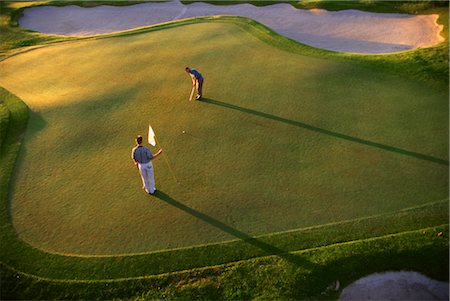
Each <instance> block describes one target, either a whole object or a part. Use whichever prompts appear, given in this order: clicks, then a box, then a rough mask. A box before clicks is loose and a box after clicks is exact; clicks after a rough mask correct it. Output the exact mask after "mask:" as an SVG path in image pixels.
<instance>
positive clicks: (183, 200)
mask: <svg viewBox="0 0 450 301" xmlns="http://www.w3.org/2000/svg"><path fill="white" fill-rule="evenodd" d="M205 41H207V42H205ZM185 66H193V67H195V68H197V69H198V70H200V72H202V73H203V74H204V75H205V78H206V80H205V92H204V93H205V100H204V102H188V101H187V100H186V99H187V97H188V94H189V91H190V81H189V78H188V77H187V76H186V75H185V74H184V71H183V70H184V67H185ZM0 67H1V68H2V74H1V75H0V84H1V85H2V86H3V87H5V88H7V89H8V90H10V91H11V92H13V93H14V94H16V95H17V96H19V97H20V98H21V99H23V100H24V101H25V102H26V104H27V105H28V106H29V107H30V110H31V113H30V123H29V125H28V131H27V134H26V136H25V140H24V144H23V148H22V151H21V153H20V156H19V160H18V166H17V168H16V173H15V176H14V178H13V181H12V182H13V183H12V184H13V187H12V192H11V193H12V194H11V196H12V199H11V200H12V201H11V202H12V203H11V207H12V208H11V213H12V220H13V224H14V227H15V230H16V231H17V233H18V235H19V237H20V238H21V239H23V240H24V241H25V242H27V243H29V244H31V245H32V246H35V247H38V248H39V249H43V250H45V251H49V252H57V253H70V254H85V255H89V254H90V255H93V254H124V253H125V254H126V253H139V252H147V251H154V250H164V249H170V248H176V247H187V246H192V245H198V244H204V243H212V242H220V241H226V240H231V239H235V238H236V237H238V236H236V233H241V234H242V235H244V236H245V235H261V234H270V233H272V232H280V231H287V230H292V229H297V228H302V227H308V226H315V225H321V224H326V223H331V222H337V221H344V220H348V219H355V218H360V217H365V216H371V215H376V214H384V213H391V212H395V211H398V210H400V209H404V208H408V207H413V206H417V205H422V204H427V203H433V202H435V201H439V200H443V199H444V200H445V199H446V198H447V197H448V127H447V124H448V114H447V113H448V101H447V100H448V92H447V91H442V90H440V89H434V88H432V87H429V86H427V85H424V84H422V83H419V82H415V81H412V80H409V79H403V78H401V77H398V76H394V75H390V74H386V73H381V72H379V71H374V70H372V69H370V68H367V67H365V66H362V65H361V64H356V63H352V62H351V61H348V62H344V61H342V60H340V61H337V60H333V59H331V58H319V57H314V56H305V55H298V54H294V53H291V52H286V51H281V50H279V49H276V48H274V47H272V46H270V45H268V44H265V43H263V42H262V41H261V40H259V39H257V38H255V37H254V36H252V35H250V34H249V33H248V32H246V31H245V30H243V29H242V28H241V27H240V26H237V25H233V24H232V23H217V24H215V23H207V24H202V23H200V24H191V25H186V26H181V27H176V28H170V29H166V30H163V31H157V32H151V33H143V34H136V35H127V36H122V37H116V38H108V39H99V40H91V41H80V42H68V43H65V44H61V45H55V46H50V47H45V48H42V49H38V50H34V51H31V52H28V53H24V54H21V55H18V56H15V57H12V58H9V59H7V60H5V61H3V62H1V63H0ZM149 123H151V124H152V126H153V128H154V130H155V131H156V134H157V136H158V138H159V141H160V142H161V143H162V147H163V148H164V150H165V155H166V156H167V158H169V159H170V162H171V164H172V166H173V169H174V171H175V173H176V176H177V179H178V180H179V182H180V184H178V183H176V182H175V181H174V180H173V178H172V175H171V174H170V170H169V169H168V168H167V166H166V165H165V162H164V160H163V159H162V158H158V159H157V160H156V161H155V162H154V166H155V172H156V184H157V188H158V189H159V190H160V191H161V193H160V194H159V197H158V196H157V197H150V196H148V195H146V194H145V193H143V192H142V190H141V183H140V179H139V175H138V173H137V171H136V169H135V168H134V166H133V164H132V162H131V159H130V149H131V147H132V146H133V138H134V136H135V135H136V134H143V135H145V134H146V130H147V128H148V124H149ZM182 131H185V132H186V133H182ZM154 150H156V149H154ZM227 227H228V228H227ZM224 229H234V230H236V231H237V232H233V231H226V230H224ZM238 238H242V237H238Z"/></svg>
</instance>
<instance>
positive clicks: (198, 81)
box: [184, 67, 204, 100]
mask: <svg viewBox="0 0 450 301" xmlns="http://www.w3.org/2000/svg"><path fill="white" fill-rule="evenodd" d="M184 70H185V71H186V73H187V74H189V75H190V76H191V80H192V86H193V87H196V88H197V96H196V97H195V99H197V100H200V99H201V98H202V96H203V94H202V89H203V81H204V79H203V76H202V75H201V73H200V72H198V71H197V70H195V69H194V68H189V67H186V68H184Z"/></svg>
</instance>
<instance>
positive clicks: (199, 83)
mask: <svg viewBox="0 0 450 301" xmlns="http://www.w3.org/2000/svg"><path fill="white" fill-rule="evenodd" d="M202 96H203V79H199V80H198V81H197V99H200V98H202Z"/></svg>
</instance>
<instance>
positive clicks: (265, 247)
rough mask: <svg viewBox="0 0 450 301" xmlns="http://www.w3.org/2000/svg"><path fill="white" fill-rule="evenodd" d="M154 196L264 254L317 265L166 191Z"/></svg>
mask: <svg viewBox="0 0 450 301" xmlns="http://www.w3.org/2000/svg"><path fill="white" fill-rule="evenodd" d="M155 196H156V197H157V198H159V199H160V200H162V201H164V202H166V203H168V204H170V205H172V206H174V207H177V208H179V209H181V210H183V211H184V212H186V213H189V214H190V215H192V216H195V217H196V218H198V219H201V220H202V221H204V222H205V223H208V224H210V225H212V226H214V227H216V228H218V229H220V230H222V231H224V232H226V233H228V234H230V235H232V236H234V237H236V238H239V239H241V240H243V241H244V242H246V243H248V244H251V245H253V246H254V247H257V248H259V249H261V250H262V251H264V253H265V255H277V256H279V257H281V258H283V259H285V260H287V261H289V262H291V263H293V264H295V265H298V266H301V267H303V268H306V269H309V270H313V269H314V268H316V267H317V264H314V263H312V262H311V261H309V260H306V259H304V258H302V257H300V256H298V255H294V254H291V253H288V251H286V250H283V249H280V248H277V247H275V246H272V245H270V244H268V243H265V242H263V241H261V240H259V239H256V238H254V237H252V236H250V235H248V234H246V233H244V232H242V231H239V230H237V229H234V228H232V227H230V226H228V225H226V224H224V223H222V222H221V221H218V220H216V219H215V218H213V217H211V216H208V215H206V214H204V213H201V212H200V211H197V210H195V209H192V208H190V207H188V206H186V205H184V204H182V203H180V202H178V201H176V200H174V199H173V198H171V197H170V196H169V195H167V194H166V193H164V192H162V191H160V190H158V191H157V192H156V194H155Z"/></svg>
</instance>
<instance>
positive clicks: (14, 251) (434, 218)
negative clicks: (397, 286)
mask: <svg viewBox="0 0 450 301" xmlns="http://www.w3.org/2000/svg"><path fill="white" fill-rule="evenodd" d="M447 210H448V208H447V203H445V202H440V203H434V204H430V205H429V206H426V207H420V208H414V209H411V210H407V211H402V212H398V213H395V214H392V215H386V216H378V217H374V218H371V219H364V220H356V221H352V222H348V223H341V224H335V225H328V226H324V227H320V228H314V229H305V230H303V231H298V232H294V233H292V232H291V233H283V234H279V235H272V236H266V237H257V238H250V237H248V238H247V239H245V240H239V241H234V242H229V243H223V244H216V245H208V246H201V247H193V248H186V249H178V250H171V251H166V252H156V253H153V254H147V255H139V256H125V257H106V258H105V257H103V258H102V257H100V258H99V257H90V258H83V257H67V256H63V255H54V254H49V253H45V252H42V251H40V250H37V249H34V248H30V246H28V245H26V244H24V243H23V242H22V241H20V240H17V238H16V236H15V233H14V229H12V228H11V226H8V225H4V229H5V230H6V229H9V231H7V232H5V233H4V235H5V234H7V235H5V236H4V237H3V238H2V241H4V242H6V243H4V244H2V245H1V254H2V255H3V256H2V262H3V263H5V264H7V265H9V266H13V267H14V268H16V269H17V270H20V271H26V272H28V273H30V274H33V275H37V276H40V277H44V278H53V279H78V280H79V279H116V278H129V277H140V276H146V275H154V274H162V273H167V272H174V271H179V270H187V269H191V268H199V267H204V266H211V265H218V264H224V263H228V262H233V261H239V260H243V259H249V258H254V257H260V256H267V255H272V254H282V253H285V252H289V251H296V250H302V249H309V248H314V247H319V246H326V245H328V244H333V243H340V242H346V241H352V240H357V239H361V238H363V239H364V238H370V237H374V236H383V235H387V234H392V233H397V232H403V231H407V230H410V229H414V228H415V227H419V228H423V227H430V226H436V225H438V224H441V223H445V222H446V221H447V220H448V211H447Z"/></svg>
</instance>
